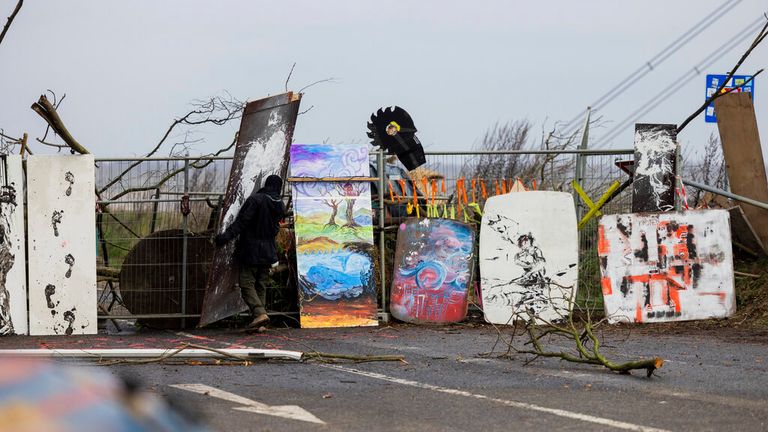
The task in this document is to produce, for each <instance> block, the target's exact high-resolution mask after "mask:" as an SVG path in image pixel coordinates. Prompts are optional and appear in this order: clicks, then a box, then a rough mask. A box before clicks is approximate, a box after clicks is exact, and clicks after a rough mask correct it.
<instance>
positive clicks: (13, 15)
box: [0, 0, 24, 43]
mask: <svg viewBox="0 0 768 432" xmlns="http://www.w3.org/2000/svg"><path fill="white" fill-rule="evenodd" d="M23 4H24V0H19V2H18V3H16V7H15V8H14V9H13V12H11V16H9V17H8V21H6V23H5V26H3V31H2V33H0V43H2V42H3V38H5V34H6V33H8V29H9V28H11V23H13V20H14V19H15V18H16V14H18V13H19V11H20V10H21V6H22V5H23Z"/></svg>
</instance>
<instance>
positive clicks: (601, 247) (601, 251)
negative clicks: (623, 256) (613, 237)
mask: <svg viewBox="0 0 768 432" xmlns="http://www.w3.org/2000/svg"><path fill="white" fill-rule="evenodd" d="M610 251H611V244H610V243H609V242H608V239H607V238H605V228H604V227H603V226H602V225H598V226H597V254H598V255H600V256H604V255H608V252H610Z"/></svg>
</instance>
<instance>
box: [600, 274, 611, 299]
mask: <svg viewBox="0 0 768 432" xmlns="http://www.w3.org/2000/svg"><path fill="white" fill-rule="evenodd" d="M600 285H601V286H602V287H603V295H604V296H607V295H611V294H613V289H612V288H611V278H607V277H604V278H601V279H600Z"/></svg>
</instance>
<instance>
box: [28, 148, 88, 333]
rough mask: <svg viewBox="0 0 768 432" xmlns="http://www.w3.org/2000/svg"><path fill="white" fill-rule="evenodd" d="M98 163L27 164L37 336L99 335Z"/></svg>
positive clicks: (46, 159) (57, 160)
mask: <svg viewBox="0 0 768 432" xmlns="http://www.w3.org/2000/svg"><path fill="white" fill-rule="evenodd" d="M93 163H94V161H93V156H91V155H80V156H47V155H46V156H36V155H35V156H30V157H29V158H28V159H27V201H28V204H27V205H28V211H27V214H28V230H29V236H28V237H29V330H30V334H32V335H57V334H60V335H69V334H95V333H96V331H97V329H96V324H97V323H96V319H97V316H96V314H97V312H96V308H97V305H96V227H95V225H96V214H95V195H94V178H95V172H94V164H93Z"/></svg>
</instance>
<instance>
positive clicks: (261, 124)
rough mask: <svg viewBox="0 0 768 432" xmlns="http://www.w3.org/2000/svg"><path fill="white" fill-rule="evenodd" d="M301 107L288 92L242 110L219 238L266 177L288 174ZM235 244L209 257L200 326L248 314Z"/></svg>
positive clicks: (220, 249) (219, 223)
mask: <svg viewBox="0 0 768 432" xmlns="http://www.w3.org/2000/svg"><path fill="white" fill-rule="evenodd" d="M300 103H301V94H298V93H293V92H288V93H283V94H280V95H276V96H270V97H267V98H264V99H259V100H256V101H253V102H248V103H247V104H246V105H245V108H244V109H243V117H242V119H241V120H240V131H239V132H238V134H237V144H236V145H235V155H234V157H233V159H232V169H231V171H230V173H229V182H228V183H227V193H226V195H225V196H224V201H223V202H222V203H221V214H220V215H219V221H218V226H217V229H218V232H219V233H223V232H224V231H226V230H227V228H229V226H230V225H232V223H233V222H234V221H235V218H237V214H238V213H239V212H240V207H241V206H242V205H243V203H244V202H245V200H246V199H248V197H249V196H250V195H251V194H252V193H253V192H254V191H257V190H258V189H259V188H261V186H262V185H263V184H264V180H266V179H267V177H268V176H269V175H271V174H275V175H279V176H280V177H281V178H283V177H285V175H286V174H287V173H288V150H289V148H290V146H291V141H292V137H293V129H294V127H295V125H296V116H297V115H298V113H299V104H300ZM236 245H237V241H231V242H229V243H227V244H226V245H224V246H222V247H220V248H217V249H216V251H215V252H214V254H213V262H211V269H210V271H209V272H208V281H207V284H206V288H205V297H204V299H203V309H202V311H201V316H200V327H203V326H206V325H208V324H211V323H213V322H216V321H219V320H221V319H224V318H227V317H229V316H232V315H235V314H238V313H240V312H242V311H244V310H246V309H247V306H246V305H245V302H244V301H243V299H242V296H241V295H240V288H239V287H238V286H237V285H236V282H237V276H238V271H239V264H238V262H237V260H236V259H234V257H235V246H236Z"/></svg>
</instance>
